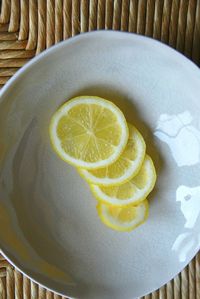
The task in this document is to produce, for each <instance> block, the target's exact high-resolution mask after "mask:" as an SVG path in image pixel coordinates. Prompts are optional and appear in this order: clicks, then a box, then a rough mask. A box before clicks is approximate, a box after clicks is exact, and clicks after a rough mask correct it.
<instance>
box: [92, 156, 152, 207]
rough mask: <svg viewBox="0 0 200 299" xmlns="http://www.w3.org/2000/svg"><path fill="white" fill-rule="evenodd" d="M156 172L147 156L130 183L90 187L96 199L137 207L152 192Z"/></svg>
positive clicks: (107, 202) (116, 204)
mask: <svg viewBox="0 0 200 299" xmlns="http://www.w3.org/2000/svg"><path fill="white" fill-rule="evenodd" d="M155 182H156V172H155V168H154V165H153V162H152V160H151V158H150V157H149V156H148V155H146V156H145V158H144V162H143V164H142V167H141V169H140V171H139V173H138V174H137V175H136V176H135V177H134V178H132V179H131V180H130V181H129V182H127V183H125V184H122V185H120V186H112V187H109V186H106V187H104V186H98V185H93V184H92V185H90V188H91V190H92V193H93V194H94V196H95V198H96V199H97V200H99V201H101V202H104V203H105V204H111V205H115V206H121V207H122V206H125V205H133V204H134V205H135V204H138V203H140V202H141V201H143V200H144V199H145V198H146V197H147V195H148V194H149V193H150V192H151V191H152V189H153V187H154V185H155Z"/></svg>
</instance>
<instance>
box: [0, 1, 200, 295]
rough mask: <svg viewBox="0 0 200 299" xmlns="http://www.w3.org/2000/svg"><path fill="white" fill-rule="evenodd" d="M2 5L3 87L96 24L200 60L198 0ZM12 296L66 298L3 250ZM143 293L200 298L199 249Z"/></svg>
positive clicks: (0, 275)
mask: <svg viewBox="0 0 200 299" xmlns="http://www.w3.org/2000/svg"><path fill="white" fill-rule="evenodd" d="M0 6H1V13H0V87H2V86H3V85H4V84H5V83H6V82H7V80H8V79H9V78H10V77H11V76H12V75H13V74H14V73H15V72H16V71H17V70H18V69H19V68H20V67H21V66H23V65H24V64H25V63H26V62H27V61H29V59H31V58H32V57H34V56H35V55H36V54H38V53H40V52H42V51H43V50H44V49H46V48H48V47H50V46H52V45H53V44H55V43H58V42H59V41H61V40H63V39H67V38H69V37H71V36H74V35H76V34H79V33H80V32H86V31H91V30H96V29H113V30H122V31H129V32H136V33H139V34H142V35H146V36H150V37H153V38H155V39H158V40H161V41H162V42H164V43H166V44H169V45H170V46H172V47H173V48H175V49H177V50H178V51H180V52H182V53H183V54H185V55H186V56H187V57H189V58H190V59H192V60H193V61H194V62H195V63H196V64H198V65H200V0H2V1H0ZM1 229H3V228H1ZM14 298H15V299H21V298H24V299H50V298H51V299H53V298H54V299H61V298H64V297H60V296H58V295H56V294H53V293H51V292H49V291H46V290H45V289H43V288H41V287H40V286H38V285H37V284H35V283H33V282H32V281H30V280H29V279H28V278H26V277H25V276H24V275H22V274H21V273H19V272H18V271H17V270H16V269H14V268H13V267H12V266H11V265H10V264H9V263H8V262H7V261H6V260H5V259H4V258H3V257H2V256H1V255H0V299H14ZM144 298H145V299H150V298H152V299H200V253H199V254H198V255H197V256H196V257H195V258H194V259H193V260H192V262H191V263H190V264H189V265H188V266H187V267H186V268H185V269H184V270H183V271H182V273H180V274H179V275H178V276H177V277H176V278H175V279H174V280H172V281H170V282H169V283H168V284H167V285H165V286H163V287H162V288H161V289H159V290H158V291H156V292H154V293H152V294H150V295H148V296H145V297H144Z"/></svg>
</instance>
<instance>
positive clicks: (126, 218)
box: [97, 200, 149, 231]
mask: <svg viewBox="0 0 200 299" xmlns="http://www.w3.org/2000/svg"><path fill="white" fill-rule="evenodd" d="M148 211H149V207H148V201H147V200H144V201H142V202H141V203H140V204H139V205H137V206H127V207H114V206H112V205H105V204H103V203H99V204H98V205H97V212H98V215H99V217H100V219H101V221H102V222H103V223H104V224H105V225H107V226H108V227H110V228H112V229H114V230H117V231H131V230H133V229H134V228H136V227H137V226H139V225H141V224H142V223H143V222H144V221H145V220H146V219H147V217H148Z"/></svg>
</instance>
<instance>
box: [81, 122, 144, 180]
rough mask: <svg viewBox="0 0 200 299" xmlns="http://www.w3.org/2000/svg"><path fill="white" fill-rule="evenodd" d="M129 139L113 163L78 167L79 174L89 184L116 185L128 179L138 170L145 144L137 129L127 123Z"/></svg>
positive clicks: (142, 158)
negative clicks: (104, 165) (95, 166)
mask: <svg viewBox="0 0 200 299" xmlns="http://www.w3.org/2000/svg"><path fill="white" fill-rule="evenodd" d="M128 128H129V139H128V143H127V145H126V147H125V150H124V151H123V153H122V154H121V156H120V157H119V158H118V159H117V161H116V162H114V163H113V164H111V165H109V166H107V167H105V168H100V169H93V170H87V169H82V168H79V169H78V172H79V173H80V175H81V176H82V177H83V178H84V179H85V180H86V181H87V182H88V183H90V184H96V185H100V186H116V185H121V184H123V183H125V182H127V181H129V180H130V179H131V178H132V177H134V176H135V175H136V174H137V172H138V171H139V169H140V167H141V165H142V162H143V160H144V156H145V150H146V145H145V142H144V139H143V137H142V136H141V134H140V133H139V132H138V130H137V129H136V128H135V127H134V126H132V125H131V124H128Z"/></svg>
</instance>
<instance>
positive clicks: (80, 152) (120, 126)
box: [49, 96, 129, 169]
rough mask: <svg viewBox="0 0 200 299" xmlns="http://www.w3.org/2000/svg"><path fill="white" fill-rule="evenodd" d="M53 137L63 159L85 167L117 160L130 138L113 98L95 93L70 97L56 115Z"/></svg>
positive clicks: (51, 135) (97, 165)
mask: <svg viewBox="0 0 200 299" xmlns="http://www.w3.org/2000/svg"><path fill="white" fill-rule="evenodd" d="M49 130H50V138H51V142H52V145H53V148H54V150H55V151H56V153H57V154H58V155H59V157H60V158H61V159H63V160H64V161H66V162H68V163H70V164H72V165H74V166H76V167H82V168H86V169H95V168H101V167H106V166H108V165H110V164H112V163H113V162H115V161H116V160H117V159H118V158H119V156H120V155H121V153H122V152H123V150H124V148H125V146H126V144H127V141H128V135H129V134H128V126H127V124H126V120H125V117H124V115H123V113H122V112H121V110H120V109H119V108H118V107H117V106H116V105H114V104H113V103H112V102H110V101H107V100H105V99H102V98H100V97H94V96H80V97H76V98H74V99H71V100H69V101H67V102H66V103H65V104H63V105H62V106H61V107H60V108H59V109H58V110H57V111H56V112H55V114H54V115H53V117H52V119H51V122H50V129H49Z"/></svg>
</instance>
